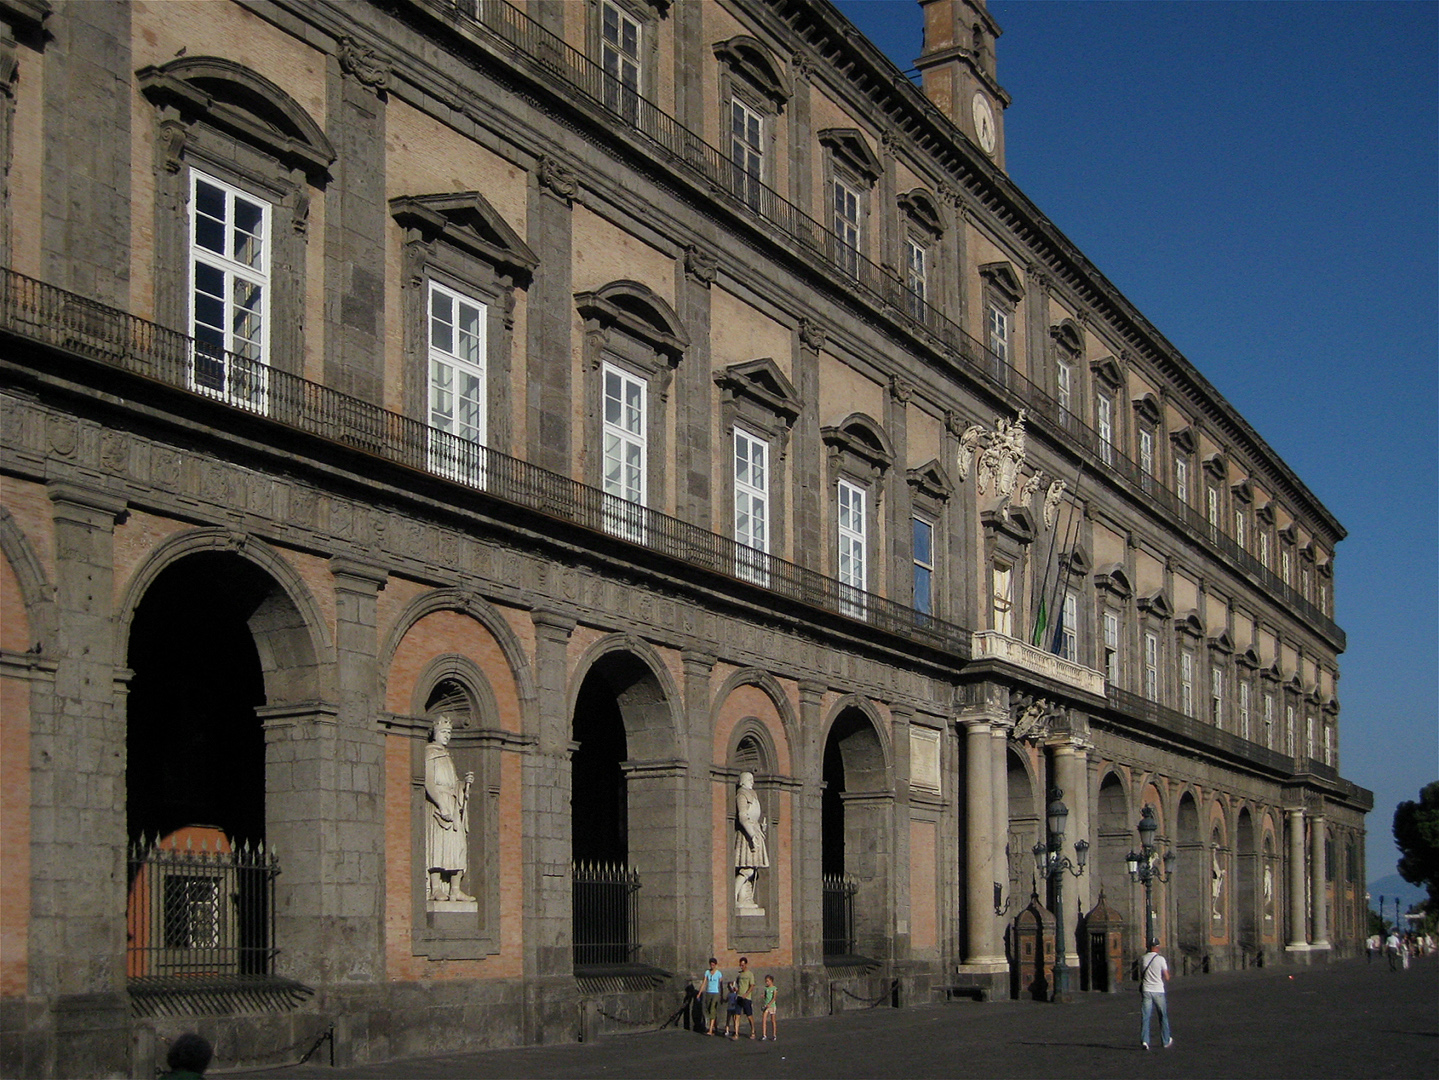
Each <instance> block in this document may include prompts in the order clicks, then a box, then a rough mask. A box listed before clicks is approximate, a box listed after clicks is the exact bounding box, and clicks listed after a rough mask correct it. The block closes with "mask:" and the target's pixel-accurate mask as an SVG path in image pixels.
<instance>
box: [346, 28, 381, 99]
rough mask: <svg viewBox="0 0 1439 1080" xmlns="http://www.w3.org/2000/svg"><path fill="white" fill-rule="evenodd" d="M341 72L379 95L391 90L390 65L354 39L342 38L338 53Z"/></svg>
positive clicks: (372, 50)
mask: <svg viewBox="0 0 1439 1080" xmlns="http://www.w3.org/2000/svg"><path fill="white" fill-rule="evenodd" d="M336 58H337V59H338V60H339V61H340V70H341V71H343V72H344V73H345V74H346V75H349V76H350V77H352V78H353V79H355V80H356V81H357V82H359V83H360V84H361V85H362V86H366V87H369V88H370V89H371V90H373V91H374V92H375V93H377V94H381V93H384V92H386V91H388V90H389V89H390V82H391V75H390V65H389V64H387V63H386V62H385V61H384V60H383V59H381V57H380V55H379V54H378V53H377V52H375V50H374V49H372V48H370V47H369V46H368V45H362V44H360V43H359V42H358V41H356V40H355V39H354V38H351V37H342V38H341V39H340V47H339V50H338V51H337V52H336Z"/></svg>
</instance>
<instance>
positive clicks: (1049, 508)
mask: <svg viewBox="0 0 1439 1080" xmlns="http://www.w3.org/2000/svg"><path fill="white" fill-rule="evenodd" d="M1062 498H1064V481H1063V480H1056V481H1054V483H1052V484H1050V485H1049V490H1048V491H1046V492H1045V493H1044V527H1045V528H1046V529H1052V528H1054V523H1055V522H1056V521H1057V520H1058V519H1059V500H1060V499H1062Z"/></svg>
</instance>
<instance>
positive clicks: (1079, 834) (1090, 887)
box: [1063, 738, 1099, 912]
mask: <svg viewBox="0 0 1439 1080" xmlns="http://www.w3.org/2000/svg"><path fill="white" fill-rule="evenodd" d="M1070 746H1071V747H1073V750H1074V763H1073V772H1072V773H1071V774H1070V776H1069V777H1068V779H1067V780H1066V781H1065V782H1064V785H1063V786H1064V801H1065V802H1066V803H1067V804H1068V805H1069V838H1068V840H1067V841H1066V842H1067V843H1068V844H1069V850H1070V852H1071V858H1072V857H1073V851H1074V845H1075V844H1077V843H1079V841H1081V840H1088V841H1089V857H1090V858H1091V859H1096V858H1098V856H1099V846H1098V844H1096V843H1095V836H1094V826H1093V823H1092V819H1091V817H1090V803H1089V793H1090V792H1091V791H1092V790H1093V789H1092V788H1091V787H1090V780H1089V776H1090V771H1089V747H1088V746H1087V745H1086V744H1085V743H1084V741H1083V740H1081V739H1078V738H1076V739H1074V740H1073V741H1072V742H1071V743H1070ZM1094 878H1095V868H1094V864H1093V863H1091V864H1090V865H1089V866H1088V867H1087V868H1086V869H1085V871H1084V873H1083V874H1082V875H1081V876H1080V877H1078V878H1076V879H1074V880H1073V881H1071V882H1070V885H1071V886H1072V887H1073V889H1074V893H1073V896H1074V899H1075V902H1074V903H1073V904H1071V905H1070V911H1071V912H1073V911H1083V912H1087V911H1089V909H1090V908H1092V907H1093V906H1094V903H1095V898H1096V894H1097V893H1098V890H1097V889H1096V888H1095V886H1094ZM1066 891H1068V890H1066Z"/></svg>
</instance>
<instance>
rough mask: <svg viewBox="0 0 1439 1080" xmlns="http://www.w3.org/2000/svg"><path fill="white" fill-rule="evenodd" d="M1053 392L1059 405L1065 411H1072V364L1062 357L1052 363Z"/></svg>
mask: <svg viewBox="0 0 1439 1080" xmlns="http://www.w3.org/2000/svg"><path fill="white" fill-rule="evenodd" d="M1054 393H1055V397H1056V399H1057V400H1058V401H1059V407H1060V408H1061V409H1063V410H1064V411H1065V412H1067V413H1072V412H1073V411H1074V408H1073V402H1074V365H1073V364H1071V363H1070V362H1069V361H1068V360H1066V359H1065V358H1064V357H1062V356H1061V357H1059V358H1058V359H1057V360H1055V363H1054Z"/></svg>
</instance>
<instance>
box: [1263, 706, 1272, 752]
mask: <svg viewBox="0 0 1439 1080" xmlns="http://www.w3.org/2000/svg"><path fill="white" fill-rule="evenodd" d="M1264 745H1265V746H1267V747H1269V748H1270V749H1271V750H1272V749H1274V695H1273V694H1265V695H1264Z"/></svg>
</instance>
